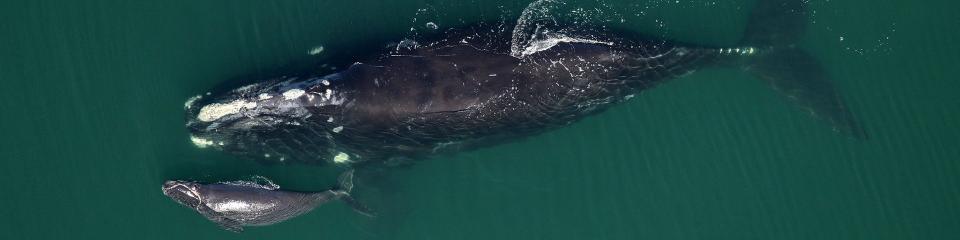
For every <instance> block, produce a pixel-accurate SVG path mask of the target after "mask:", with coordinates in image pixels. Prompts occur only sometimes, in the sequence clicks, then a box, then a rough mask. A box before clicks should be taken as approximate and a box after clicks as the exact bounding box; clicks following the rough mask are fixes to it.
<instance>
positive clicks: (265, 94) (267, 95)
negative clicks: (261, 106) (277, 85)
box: [257, 93, 273, 100]
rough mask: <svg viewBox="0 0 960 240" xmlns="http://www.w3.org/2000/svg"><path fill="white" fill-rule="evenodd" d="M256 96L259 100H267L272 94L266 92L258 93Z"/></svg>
mask: <svg viewBox="0 0 960 240" xmlns="http://www.w3.org/2000/svg"><path fill="white" fill-rule="evenodd" d="M257 98H259V99H260V100H269V99H271V98H273V96H270V94H267V93H261V94H260V95H257Z"/></svg>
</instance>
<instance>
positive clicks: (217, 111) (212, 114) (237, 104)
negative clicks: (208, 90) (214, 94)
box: [197, 99, 257, 122]
mask: <svg viewBox="0 0 960 240" xmlns="http://www.w3.org/2000/svg"><path fill="white" fill-rule="evenodd" d="M256 107H257V103H256V102H247V101H245V100H242V99H238V100H234V101H232V102H229V103H213V104H210V105H206V106H203V108H201V109H200V113H199V114H197V119H199V120H200V121H204V122H210V121H214V120H217V119H220V118H222V117H223V116H226V115H230V114H236V113H239V112H240V111H241V110H243V109H253V108H256Z"/></svg>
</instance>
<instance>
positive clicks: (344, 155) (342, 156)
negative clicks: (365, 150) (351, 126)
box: [333, 152, 350, 164]
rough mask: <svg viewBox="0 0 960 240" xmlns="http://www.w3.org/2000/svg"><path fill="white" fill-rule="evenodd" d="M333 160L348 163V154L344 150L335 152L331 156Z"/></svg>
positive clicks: (338, 162)
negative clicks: (335, 153)
mask: <svg viewBox="0 0 960 240" xmlns="http://www.w3.org/2000/svg"><path fill="white" fill-rule="evenodd" d="M333 162H334V163H337V164H345V163H350V155H347V153H345V152H340V153H337V155H336V156H333Z"/></svg>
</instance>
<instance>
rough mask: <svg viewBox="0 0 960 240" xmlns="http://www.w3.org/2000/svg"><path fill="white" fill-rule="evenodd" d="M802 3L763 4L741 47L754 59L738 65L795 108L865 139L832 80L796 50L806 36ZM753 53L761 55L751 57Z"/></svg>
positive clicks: (763, 0)
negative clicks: (749, 49)
mask: <svg viewBox="0 0 960 240" xmlns="http://www.w3.org/2000/svg"><path fill="white" fill-rule="evenodd" d="M804 8H805V3H804V1H801V0H760V1H757V5H756V6H755V7H754V10H753V12H752V13H751V15H750V18H749V20H748V23H747V28H746V30H745V31H744V36H743V38H742V40H741V42H740V45H741V46H748V47H751V51H750V53H751V55H750V56H749V57H746V58H743V59H741V61H738V63H739V64H740V67H742V69H743V70H745V71H747V72H749V73H751V74H753V75H755V76H757V77H759V78H760V79H763V80H764V81H766V82H767V83H768V84H770V86H771V87H772V88H774V89H775V90H777V91H778V92H780V93H781V94H782V95H784V96H785V97H786V98H787V99H789V100H790V101H791V102H792V103H794V104H797V105H799V106H800V107H801V108H804V109H806V110H808V111H809V112H810V113H811V114H812V115H814V116H815V117H817V118H820V119H823V120H826V121H827V122H829V123H830V124H831V125H832V126H833V128H834V130H835V131H838V132H841V133H845V134H849V135H851V136H853V137H856V138H858V139H866V138H867V133H866V131H865V130H864V129H863V128H862V127H861V126H860V125H859V124H858V123H857V121H856V119H855V118H854V115H853V113H851V112H850V111H849V110H848V108H847V106H846V104H845V103H844V101H843V99H842V98H841V96H840V94H839V93H838V92H837V90H836V89H835V87H834V86H833V84H832V83H831V82H830V79H829V77H828V74H827V73H826V71H825V70H824V69H823V67H822V66H821V65H820V62H819V61H817V60H816V59H815V58H813V57H812V56H810V55H809V54H807V53H806V52H804V51H803V50H801V49H800V48H798V47H796V43H797V41H799V40H800V38H801V37H803V34H804V32H805V30H806V24H807V22H808V21H807V15H806V11H805V9H804ZM752 48H756V49H758V51H756V52H757V54H752V53H753V50H752Z"/></svg>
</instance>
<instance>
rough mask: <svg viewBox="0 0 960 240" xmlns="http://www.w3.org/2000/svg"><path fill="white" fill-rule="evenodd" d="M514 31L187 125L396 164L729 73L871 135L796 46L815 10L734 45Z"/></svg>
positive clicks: (293, 81) (210, 111)
mask: <svg viewBox="0 0 960 240" xmlns="http://www.w3.org/2000/svg"><path fill="white" fill-rule="evenodd" d="M501 25H502V24H491V23H479V24H473V25H467V26H462V27H454V28H451V29H449V30H446V31H443V32H442V33H440V34H438V35H437V36H436V37H433V38H429V39H426V40H421V41H418V42H411V41H405V42H402V43H401V44H398V45H395V46H392V47H391V48H390V49H385V50H384V51H382V52H379V53H376V54H372V55H370V56H368V57H360V58H357V59H356V62H355V63H354V64H352V65H350V66H349V67H346V68H345V69H344V70H341V71H338V72H333V73H330V72H318V73H312V74H301V75H292V76H283V77H278V78H274V79H268V80H264V81H261V82H259V83H256V84H252V85H249V86H244V87H241V88H236V89H231V90H228V91H220V92H213V93H211V94H209V96H202V97H197V98H195V99H191V101H189V102H188V103H187V104H186V112H187V121H186V122H187V128H188V129H189V131H190V134H191V139H192V140H193V142H194V143H195V144H196V145H198V146H200V147H209V148H214V149H219V150H222V151H226V152H230V153H233V154H236V155H240V156H245V157H248V158H253V159H259V160H265V161H270V162H291V161H296V162H305V163H317V164H364V163H389V162H394V161H400V160H405V159H414V158H419V157H423V156H429V155H431V154H435V153H438V152H447V151H452V150H462V149H471V148H476V147H482V146H488V145H492V144H498V143H501V142H504V141H507V140H511V139H518V138H522V137H526V136H531V135H535V134H538V133H541V132H544V131H547V130H550V129H555V128H558V127H562V126H565V125H568V124H570V123H572V122H574V121H577V120H579V119H582V118H584V117H585V116H589V115H591V114H595V113H599V112H601V111H603V110H604V109H607V108H609V107H610V106H612V105H614V104H616V103H619V102H623V101H624V100H626V99H629V98H631V97H633V96H634V94H637V93H639V92H641V91H644V90H648V89H650V88H652V87H654V86H657V85H659V84H661V83H664V82H666V81H668V80H671V79H676V78H679V77H682V76H685V75H688V74H691V73H694V72H696V71H697V70H700V69H704V68H711V67H728V68H735V69H740V70H742V71H743V72H744V73H747V74H745V78H748V76H753V77H754V78H757V79H760V80H763V81H764V82H766V83H768V84H769V85H770V86H771V87H772V88H773V89H775V90H777V91H778V92H780V93H781V94H782V95H784V96H785V97H786V99H788V100H790V101H791V102H793V103H794V104H795V105H797V106H799V107H801V108H802V109H805V110H806V111H808V112H810V113H812V114H813V115H815V116H817V117H818V118H819V119H822V120H825V122H826V123H827V124H829V125H830V126H832V127H833V128H834V129H835V130H836V131H838V132H842V133H845V134H847V135H850V136H854V137H857V138H866V136H867V135H866V132H865V131H864V130H863V128H862V127H861V126H860V125H859V124H858V122H857V121H856V120H855V118H854V116H853V114H852V113H851V112H850V111H849V110H848V109H847V106H846V105H845V103H844V102H843V100H842V98H841V97H840V94H838V92H837V91H836V90H835V89H834V87H833V85H832V84H831V82H830V80H829V77H828V76H829V75H828V74H827V72H826V71H825V70H824V69H823V68H822V66H821V65H820V64H819V62H818V61H817V60H816V59H815V58H814V57H813V56H811V55H809V54H807V53H806V52H805V51H803V50H802V49H800V48H799V47H797V46H796V43H797V42H798V41H799V39H800V38H801V37H802V36H803V33H804V28H805V26H806V25H807V21H806V14H805V9H804V1H803V0H759V1H758V2H757V3H756V6H755V7H754V9H753V11H752V12H751V14H750V16H749V18H748V23H747V26H746V28H745V31H744V35H743V37H742V39H741V40H740V41H739V42H738V43H737V44H736V45H734V46H728V47H716V46H704V45H699V44H690V43H685V42H681V41H671V40H665V39H657V38H651V37H648V36H644V35H642V34H637V33H631V32H629V31H619V30H612V29H608V28H599V27H598V28H584V29H572V30H571V29H566V30H564V31H544V32H539V33H538V34H537V35H535V36H532V37H530V38H529V39H528V41H525V42H524V44H523V45H519V46H518V45H516V44H515V42H514V41H512V40H513V38H514V37H515V36H513V35H511V32H513V31H510V29H503V28H498V27H500V26H501ZM514 30H516V29H514Z"/></svg>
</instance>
